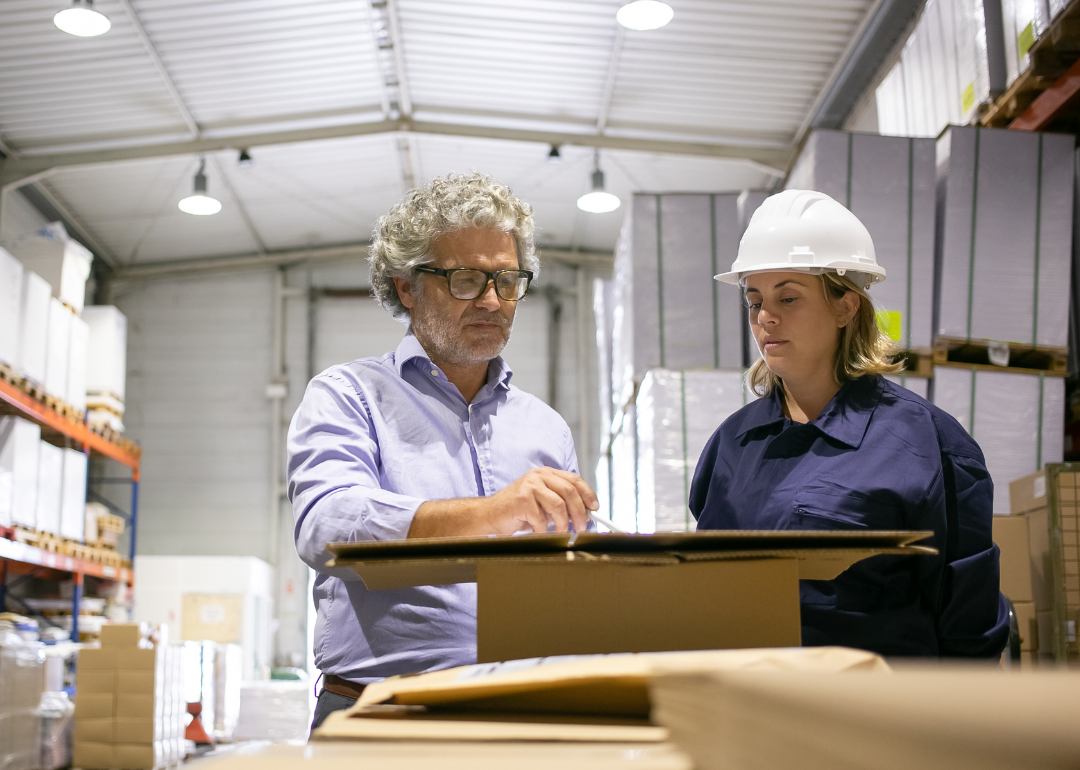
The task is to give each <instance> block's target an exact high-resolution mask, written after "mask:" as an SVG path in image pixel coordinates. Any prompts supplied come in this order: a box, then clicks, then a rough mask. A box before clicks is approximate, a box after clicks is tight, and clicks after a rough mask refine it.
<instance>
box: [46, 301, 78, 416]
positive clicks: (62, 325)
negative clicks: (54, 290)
mask: <svg viewBox="0 0 1080 770" xmlns="http://www.w3.org/2000/svg"><path fill="white" fill-rule="evenodd" d="M72 318H74V316H73V315H72V313H71V311H70V310H68V309H67V308H66V307H64V303H63V302H61V301H60V300H58V299H56V298H55V297H53V298H52V299H51V300H50V301H49V333H48V334H49V336H48V341H47V342H46V344H45V382H44V385H45V392H46V393H48V394H49V395H52V396H56V397H57V398H60V399H64V400H67V391H68V357H69V348H70V343H71V319H72Z"/></svg>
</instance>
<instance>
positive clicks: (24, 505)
mask: <svg viewBox="0 0 1080 770" xmlns="http://www.w3.org/2000/svg"><path fill="white" fill-rule="evenodd" d="M40 445H41V427H40V426H39V425H38V424H37V423H35V422H30V421H29V420H24V419H23V418H22V417H15V416H8V417H0V474H2V475H3V476H4V477H5V478H7V479H8V482H7V484H8V486H9V489H10V494H9V495H8V496H6V497H2V496H0V523H2V524H4V525H5V526H20V527H27V528H29V529H32V528H33V527H34V526H35V523H36V521H37V518H36V517H37V489H38V451H39V447H40ZM0 483H2V482H0ZM4 500H8V503H7V509H6V511H7V512H6V515H5V513H4V508H3V505H4Z"/></svg>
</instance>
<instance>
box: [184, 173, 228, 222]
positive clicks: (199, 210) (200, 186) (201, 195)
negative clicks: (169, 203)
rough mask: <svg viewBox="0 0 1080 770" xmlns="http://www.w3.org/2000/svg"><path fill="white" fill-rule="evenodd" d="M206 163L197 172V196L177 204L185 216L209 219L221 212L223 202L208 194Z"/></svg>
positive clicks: (190, 196) (189, 197)
mask: <svg viewBox="0 0 1080 770" xmlns="http://www.w3.org/2000/svg"><path fill="white" fill-rule="evenodd" d="M205 171H206V161H205V160H203V161H200V163H199V170H198V171H196V172H195V194H194V195H189V196H188V197H186V198H184V199H183V200H181V201H180V203H179V204H177V205H178V206H179V207H180V210H181V211H183V212H184V213H185V214H194V215H195V216H198V217H208V216H210V215H211V214H216V213H218V212H219V211H221V201H219V200H218V199H217V198H211V197H210V196H209V195H207V194H206V174H205V173H204V172H205Z"/></svg>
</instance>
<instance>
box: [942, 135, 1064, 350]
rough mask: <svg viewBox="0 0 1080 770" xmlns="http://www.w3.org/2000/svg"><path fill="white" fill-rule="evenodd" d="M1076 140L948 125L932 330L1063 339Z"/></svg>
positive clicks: (1052, 342)
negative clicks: (937, 274)
mask: <svg viewBox="0 0 1080 770" xmlns="http://www.w3.org/2000/svg"><path fill="white" fill-rule="evenodd" d="M1074 139H1075V138H1074V137H1072V136H1065V135H1060V134H1044V133H1033V132H1028V131H1008V130H1005V129H987V128H976V127H957V126H954V127H952V128H950V129H949V130H948V131H947V132H946V133H945V134H943V135H942V137H941V139H940V140H938V145H937V155H938V178H939V179H940V180H942V181H941V188H940V189H939V191H938V194H939V206H940V208H939V212H938V223H937V227H938V244H939V251H938V254H937V263H938V271H939V279H938V283H937V299H936V307H935V324H934V325H935V333H936V334H938V335H942V336H946V337H956V338H962V339H966V340H972V339H988V340H1006V341H1013V342H1020V343H1025V344H1029V345H1032V346H1038V347H1051V348H1058V349H1064V348H1065V347H1066V346H1067V345H1068V327H1069V324H1068V318H1069V315H1068V313H1069V276H1070V269H1071V264H1072V221H1073V144H1074ZM1002 308H1008V309H1009V312H1002Z"/></svg>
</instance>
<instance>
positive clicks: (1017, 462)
mask: <svg viewBox="0 0 1080 770" xmlns="http://www.w3.org/2000/svg"><path fill="white" fill-rule="evenodd" d="M934 404H935V405H937V406H938V407H940V408H941V409H943V410H945V411H946V412H948V413H949V414H951V415H952V416H953V417H955V418H956V419H957V421H958V422H959V423H960V424H961V425H963V426H964V428H965V429H966V430H967V431H968V433H970V434H971V436H972V437H973V438H974V439H975V441H977V442H978V444H979V446H980V447H981V448H982V451H983V455H984V456H985V458H986V468H987V470H988V471H989V472H990V477H991V478H992V479H993V481H994V513H1000V514H1007V513H1009V512H1010V506H1009V482H1011V481H1015V480H1016V479H1019V478H1022V477H1023V476H1027V475H1028V474H1030V473H1034V472H1035V471H1037V470H1039V469H1040V468H1042V467H1043V465H1045V464H1046V463H1059V462H1061V459H1062V453H1063V441H1062V426H1063V425H1064V424H1065V380H1064V379H1062V378H1060V377H1047V376H1042V375H1038V374H1016V373H1013V372H1008V371H1001V372H995V371H988V370H985V369H975V368H971V369H967V368H954V367H942V366H939V367H936V368H935V369H934Z"/></svg>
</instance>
